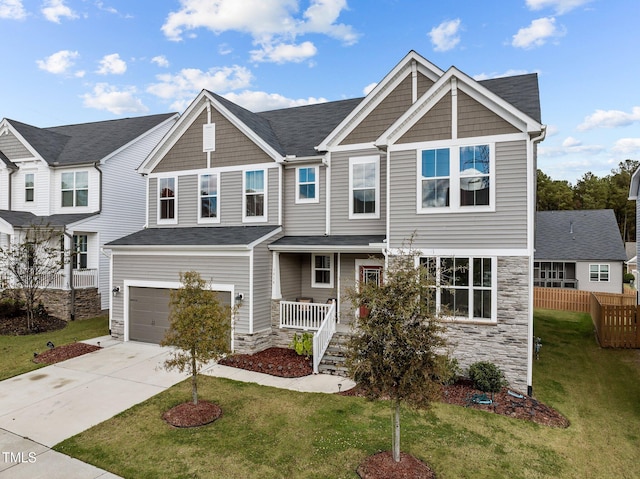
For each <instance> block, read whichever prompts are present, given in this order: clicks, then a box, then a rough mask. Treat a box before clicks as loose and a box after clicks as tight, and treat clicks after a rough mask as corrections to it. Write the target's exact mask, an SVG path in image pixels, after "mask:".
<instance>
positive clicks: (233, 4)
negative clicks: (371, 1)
mask: <svg viewBox="0 0 640 479" xmlns="http://www.w3.org/2000/svg"><path fill="white" fill-rule="evenodd" d="M180 4H181V7H180V9H179V10H178V11H176V12H171V13H169V15H168V16H167V19H166V21H165V23H164V25H163V26H162V31H163V32H164V34H165V35H166V36H167V38H169V39H170V40H174V41H179V40H182V38H183V35H184V34H185V33H186V32H188V31H192V30H196V29H199V28H206V29H208V30H210V31H212V32H214V33H215V34H221V33H223V32H226V31H237V32H241V33H245V34H248V35H250V36H251V37H252V38H253V42H254V44H255V45H259V46H260V47H261V50H262V51H263V52H264V53H263V54H262V55H258V56H259V57H260V58H262V59H261V60H260V61H286V60H287V55H274V56H270V55H269V54H268V52H269V49H270V48H273V49H275V50H277V49H279V48H280V47H281V46H282V45H287V46H289V47H291V46H294V45H296V42H295V39H296V37H297V36H299V35H305V34H323V35H327V36H329V37H332V38H337V39H338V40H341V41H342V42H343V43H345V44H347V45H351V44H353V43H355V42H357V40H358V34H357V33H356V32H355V31H354V30H353V28H352V27H351V26H350V25H345V24H341V23H336V22H337V19H338V17H339V16H340V13H341V12H342V11H343V10H345V9H346V8H347V3H346V0H311V4H310V5H309V7H308V8H307V9H306V10H305V11H303V12H302V14H300V13H299V0H243V1H242V2H239V1H238V0H180ZM302 45H304V49H303V51H301V50H300V47H301V45H298V46H297V48H296V49H294V50H295V52H294V53H296V54H293V55H291V56H290V58H292V61H301V60H300V57H301V54H304V55H303V56H305V55H308V54H309V53H310V52H311V50H312V49H311V48H310V46H313V45H312V44H311V43H310V42H304V43H303V44H302ZM313 50H314V54H315V47H313ZM290 53H291V52H290ZM252 54H253V55H254V56H255V55H256V53H255V52H252Z"/></svg>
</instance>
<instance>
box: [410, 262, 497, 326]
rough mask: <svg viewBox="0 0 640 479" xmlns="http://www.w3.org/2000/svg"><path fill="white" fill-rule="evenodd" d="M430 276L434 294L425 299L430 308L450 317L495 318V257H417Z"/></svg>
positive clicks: (473, 319)
mask: <svg viewBox="0 0 640 479" xmlns="http://www.w3.org/2000/svg"><path fill="white" fill-rule="evenodd" d="M420 264H421V265H422V266H423V267H426V268H428V274H429V276H430V277H431V278H432V279H433V291H434V294H433V295H432V296H431V297H429V298H426V300H427V302H428V306H429V308H430V309H431V310H432V311H435V312H438V313H442V314H443V315H445V316H450V317H452V318H454V319H461V320H471V321H478V320H481V321H485V320H489V321H491V320H494V321H495V319H496V318H495V311H496V304H495V302H496V296H497V281H496V274H495V268H496V260H495V258H486V257H428V258H420Z"/></svg>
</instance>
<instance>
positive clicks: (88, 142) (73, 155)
mask: <svg viewBox="0 0 640 479" xmlns="http://www.w3.org/2000/svg"><path fill="white" fill-rule="evenodd" d="M175 115H176V113H163V114H159V115H149V116H141V117H135V118H121V119H118V120H108V121H98V122H92V123H80V124H76V125H64V126H54V127H49V128H39V127H36V126H32V125H28V124H26V123H21V122H19V121H16V120H11V119H6V121H7V122H8V123H9V124H10V125H11V126H12V127H13V128H14V129H15V131H16V132H17V133H18V134H19V135H20V136H21V137H22V138H23V139H24V141H26V142H27V143H28V144H29V146H31V148H33V149H34V150H35V151H36V152H37V153H38V154H39V155H40V156H41V157H42V158H43V159H44V160H45V161H46V162H47V163H48V164H49V165H51V166H71V165H76V164H86V163H95V162H98V161H100V160H102V159H104V158H106V157H107V156H109V155H110V154H111V153H113V152H114V151H116V150H118V149H120V148H122V147H123V146H125V145H127V144H128V143H130V142H131V141H133V140H135V139H136V138H138V137H139V136H141V135H143V134H144V133H146V132H147V131H149V130H151V129H153V128H154V127H156V126H158V125H160V124H161V123H163V122H165V121H166V120H168V119H169V118H171V117H173V116H175Z"/></svg>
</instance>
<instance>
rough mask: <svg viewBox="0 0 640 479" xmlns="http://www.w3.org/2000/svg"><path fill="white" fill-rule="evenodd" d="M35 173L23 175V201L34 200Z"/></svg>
mask: <svg viewBox="0 0 640 479" xmlns="http://www.w3.org/2000/svg"><path fill="white" fill-rule="evenodd" d="M35 177H36V175H35V173H26V174H25V175H24V201H26V202H32V201H34V199H35V194H34V193H35Z"/></svg>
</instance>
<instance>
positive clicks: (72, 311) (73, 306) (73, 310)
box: [62, 226, 76, 321]
mask: <svg viewBox="0 0 640 479" xmlns="http://www.w3.org/2000/svg"><path fill="white" fill-rule="evenodd" d="M62 233H63V234H64V235H65V236H66V237H67V238H69V243H70V244H71V245H72V246H73V235H72V234H70V233H69V232H68V231H67V227H66V226H65V227H64V229H63V230H62ZM68 274H69V276H68V277H69V291H70V293H71V307H70V308H69V310H70V316H71V321H74V320H75V319H76V288H75V287H74V285H73V262H72V261H71V260H69V263H68Z"/></svg>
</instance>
